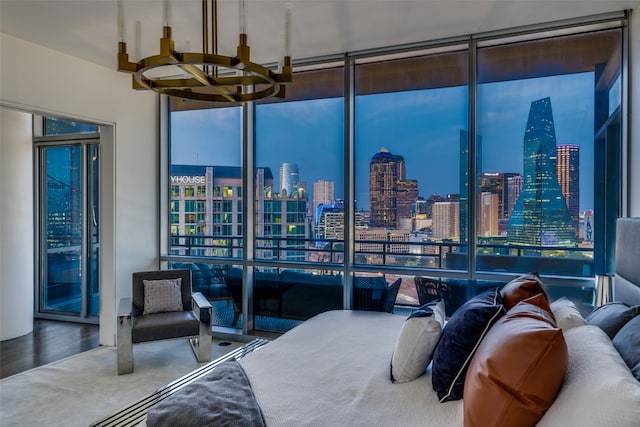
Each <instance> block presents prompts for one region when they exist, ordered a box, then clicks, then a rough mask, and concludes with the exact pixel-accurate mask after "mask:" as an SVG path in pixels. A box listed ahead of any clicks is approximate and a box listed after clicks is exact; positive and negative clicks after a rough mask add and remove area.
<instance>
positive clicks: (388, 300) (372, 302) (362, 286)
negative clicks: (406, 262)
mask: <svg viewBox="0 0 640 427" xmlns="http://www.w3.org/2000/svg"><path fill="white" fill-rule="evenodd" d="M354 280H355V282H354V283H355V289H354V295H353V300H354V301H353V308H354V309H355V310H368V311H384V312H387V313H393V306H394V305H395V303H396V298H397V296H398V291H399V290H400V283H402V278H401V277H399V278H398V279H396V280H395V281H394V282H393V283H392V284H391V285H387V281H386V279H385V278H384V277H355V279H354Z"/></svg>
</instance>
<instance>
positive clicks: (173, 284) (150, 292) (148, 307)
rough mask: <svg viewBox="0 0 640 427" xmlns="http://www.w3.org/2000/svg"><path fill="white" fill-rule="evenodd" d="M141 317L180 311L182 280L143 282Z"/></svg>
mask: <svg viewBox="0 0 640 427" xmlns="http://www.w3.org/2000/svg"><path fill="white" fill-rule="evenodd" d="M142 283H143V284H144V309H143V311H142V314H143V315H147V314H154V313H164V312H167V311H182V290H181V285H182V279H180V278H177V279H161V280H143V281H142Z"/></svg>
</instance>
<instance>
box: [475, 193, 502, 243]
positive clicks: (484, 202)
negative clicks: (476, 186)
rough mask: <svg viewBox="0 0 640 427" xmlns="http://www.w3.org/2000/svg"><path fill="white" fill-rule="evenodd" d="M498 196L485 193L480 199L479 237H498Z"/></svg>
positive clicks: (481, 194)
mask: <svg viewBox="0 0 640 427" xmlns="http://www.w3.org/2000/svg"><path fill="white" fill-rule="evenodd" d="M498 200H499V197H498V194H496V193H489V192H486V191H483V192H482V193H480V195H479V197H478V236H481V237H491V236H497V235H498V234H499V232H498V212H499V207H498Z"/></svg>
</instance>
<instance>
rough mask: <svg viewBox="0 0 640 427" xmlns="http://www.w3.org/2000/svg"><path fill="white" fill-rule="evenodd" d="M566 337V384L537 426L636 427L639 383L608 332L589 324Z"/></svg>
mask: <svg viewBox="0 0 640 427" xmlns="http://www.w3.org/2000/svg"><path fill="white" fill-rule="evenodd" d="M564 338H565V341H566V343H567V349H568V350H569V366H568V367H567V373H566V375H565V377H564V383H563V384H562V388H561V389H560V393H559V394H558V396H557V397H556V400H555V402H554V403H553V405H551V407H550V408H549V410H548V411H547V413H546V414H545V415H544V417H542V419H541V420H540V422H539V423H538V425H537V427H558V426H580V427H602V426H616V427H637V426H638V420H640V382H638V381H637V380H636V379H635V378H634V377H633V375H631V372H629V368H628V367H627V366H626V365H625V363H624V361H623V360H622V358H621V357H620V355H619V354H618V352H617V351H616V349H615V348H614V347H613V344H612V343H611V340H610V339H609V338H608V337H607V335H606V334H605V333H604V332H603V331H602V330H601V329H600V328H598V327H596V326H589V325H587V326H585V327H583V328H573V329H570V330H568V331H567V332H565V333H564ZM465 398H466V397H465Z"/></svg>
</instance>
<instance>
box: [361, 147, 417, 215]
mask: <svg viewBox="0 0 640 427" xmlns="http://www.w3.org/2000/svg"><path fill="white" fill-rule="evenodd" d="M404 174H405V167H404V157H402V156H395V155H393V154H391V153H390V152H389V150H387V149H386V148H381V149H380V151H378V152H377V153H376V154H375V155H374V156H373V157H372V158H371V162H370V163H369V202H370V209H371V219H370V225H371V227H384V228H397V227H398V207H397V202H398V183H399V181H400V182H402V181H404V179H405V175H404ZM416 187H417V182H416ZM416 193H417V192H416ZM416 199H417V194H416ZM403 200H404V199H403ZM413 201H415V199H414V200H413ZM410 212H411V204H409V213H410Z"/></svg>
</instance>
